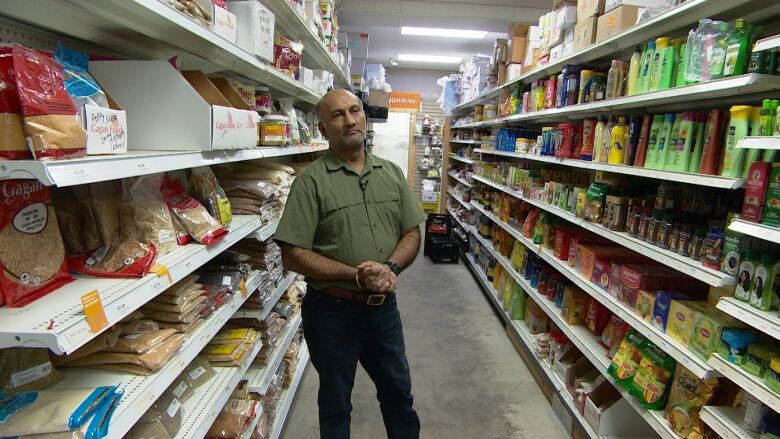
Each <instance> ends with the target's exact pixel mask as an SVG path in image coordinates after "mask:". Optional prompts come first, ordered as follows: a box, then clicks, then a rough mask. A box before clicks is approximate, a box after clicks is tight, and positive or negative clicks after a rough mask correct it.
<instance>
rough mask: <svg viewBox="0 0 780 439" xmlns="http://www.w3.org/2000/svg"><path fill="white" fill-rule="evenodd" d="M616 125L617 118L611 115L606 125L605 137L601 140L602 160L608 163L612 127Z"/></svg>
mask: <svg viewBox="0 0 780 439" xmlns="http://www.w3.org/2000/svg"><path fill="white" fill-rule="evenodd" d="M614 126H615V118H614V117H612V116H610V117H609V118H608V119H607V124H606V125H604V138H603V139H602V141H601V157H600V158H601V160H600V161H601V162H602V163H607V162H608V160H609V147H610V146H611V145H610V142H611V141H612V128H613V127H614Z"/></svg>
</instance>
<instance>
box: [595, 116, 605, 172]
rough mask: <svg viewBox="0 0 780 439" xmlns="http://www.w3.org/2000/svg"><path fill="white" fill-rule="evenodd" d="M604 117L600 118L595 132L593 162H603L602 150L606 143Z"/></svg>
mask: <svg viewBox="0 0 780 439" xmlns="http://www.w3.org/2000/svg"><path fill="white" fill-rule="evenodd" d="M604 125H605V124H604V116H599V121H598V122H597V123H596V128H595V129H594V132H593V161H594V162H600V161H601V149H602V144H603V142H604Z"/></svg>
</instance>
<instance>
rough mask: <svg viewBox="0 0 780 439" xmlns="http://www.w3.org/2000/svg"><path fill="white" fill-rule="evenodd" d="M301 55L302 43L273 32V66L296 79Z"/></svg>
mask: <svg viewBox="0 0 780 439" xmlns="http://www.w3.org/2000/svg"><path fill="white" fill-rule="evenodd" d="M302 56H303V44H301V43H300V42H298V41H293V40H291V39H289V38H287V37H285V36H284V35H282V34H280V33H278V32H277V33H275V34H274V64H273V65H274V67H276V68H277V69H278V70H281V71H282V72H283V73H285V74H286V75H288V76H291V77H293V78H296V79H297V78H298V71H299V70H300V68H301V57H302Z"/></svg>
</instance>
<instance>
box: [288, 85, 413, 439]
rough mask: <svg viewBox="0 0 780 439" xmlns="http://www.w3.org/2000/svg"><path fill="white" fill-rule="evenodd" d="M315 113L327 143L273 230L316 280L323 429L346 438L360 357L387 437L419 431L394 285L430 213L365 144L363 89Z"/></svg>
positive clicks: (310, 298)
mask: <svg viewBox="0 0 780 439" xmlns="http://www.w3.org/2000/svg"><path fill="white" fill-rule="evenodd" d="M317 115H318V116H319V119H320V123H319V129H320V132H321V133H322V135H323V136H324V137H325V138H326V139H327V140H328V142H329V145H330V148H329V149H328V151H327V152H326V153H325V155H324V156H323V157H321V158H320V159H318V160H317V161H315V162H314V163H312V164H311V165H309V166H308V167H307V168H306V169H305V170H304V171H303V172H302V173H301V174H300V175H299V176H298V178H296V179H295V182H294V183H293V185H292V189H291V190H290V196H289V197H288V199H287V206H286V208H285V210H284V215H283V216H282V220H281V222H280V223H279V227H278V229H277V231H276V235H275V239H276V240H277V241H278V242H280V244H281V246H282V258H283V260H284V265H285V267H286V268H287V269H289V270H293V271H296V272H298V273H301V274H303V275H304V276H306V280H307V282H308V284H309V288H308V292H307V294H306V297H305V298H304V300H303V310H302V312H303V331H304V336H305V338H306V343H307V345H308V347H309V352H310V353H311V360H312V363H313V364H314V368H315V369H317V372H318V373H319V376H320V390H319V397H318V403H319V416H320V437H322V438H325V439H347V438H349V431H350V430H349V429H350V420H351V412H352V403H351V397H352V387H353V384H354V381H355V370H356V368H357V363H358V361H360V364H361V365H362V366H363V368H364V369H365V370H366V372H367V373H368V375H369V376H370V377H371V379H372V380H373V381H374V384H375V385H376V390H377V399H378V400H379V404H380V408H381V410H382V417H383V419H384V423H385V429H386V430H387V435H388V437H389V438H390V439H394V438H398V439H412V438H418V437H419V433H420V421H419V419H418V417H417V413H416V412H415V411H414V409H413V408H412V394H411V388H412V383H411V377H410V374H409V363H408V362H407V360H406V352H405V347H404V335H403V329H402V327H401V318H400V315H399V313H398V307H397V302H396V294H395V291H396V280H397V276H398V275H399V274H401V271H403V269H404V268H406V267H408V266H409V265H410V264H411V263H412V262H413V261H414V259H415V257H416V256H417V253H418V252H419V250H420V230H419V225H420V223H422V222H423V221H425V215H424V213H423V212H422V210H421V209H420V206H419V203H418V202H417V201H416V199H415V197H414V195H413V194H412V192H411V190H410V189H409V185H408V184H407V183H406V178H405V177H404V174H403V171H401V168H399V167H398V166H396V165H395V164H393V163H391V162H389V161H386V160H382V159H380V158H379V157H376V156H373V155H371V154H368V153H367V152H366V150H365V148H364V140H365V137H366V116H365V113H363V103H362V102H361V101H360V99H358V98H357V97H356V96H355V95H354V94H352V93H350V92H349V91H346V90H333V91H331V92H329V93H327V94H326V95H325V96H324V97H323V98H322V99H321V100H320V102H319V104H318V105H317Z"/></svg>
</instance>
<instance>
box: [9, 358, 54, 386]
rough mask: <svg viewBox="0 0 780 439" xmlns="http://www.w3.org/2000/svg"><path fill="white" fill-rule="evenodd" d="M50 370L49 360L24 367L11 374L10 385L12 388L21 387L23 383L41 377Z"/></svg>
mask: <svg viewBox="0 0 780 439" xmlns="http://www.w3.org/2000/svg"><path fill="white" fill-rule="evenodd" d="M51 370H52V367H51V362H50V361H47V362H45V363H41V364H39V365H37V366H33V367H31V368H29V369H25V370H23V371H21V372H16V373H12V374H11V387H13V388H14V389H16V388H18V387H21V386H23V385H25V384H29V383H31V382H33V381H35V380H37V379H39V378H43V377H45V376H46V375H48V374H50V373H51Z"/></svg>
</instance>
